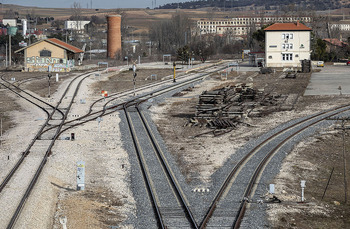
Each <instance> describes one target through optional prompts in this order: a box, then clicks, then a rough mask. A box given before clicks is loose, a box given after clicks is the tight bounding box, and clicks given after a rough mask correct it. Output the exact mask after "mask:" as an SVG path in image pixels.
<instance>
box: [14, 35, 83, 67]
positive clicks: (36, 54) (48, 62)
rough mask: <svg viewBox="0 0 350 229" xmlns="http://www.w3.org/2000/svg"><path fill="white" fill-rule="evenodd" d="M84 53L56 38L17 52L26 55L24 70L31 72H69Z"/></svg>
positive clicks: (39, 42)
mask: <svg viewBox="0 0 350 229" xmlns="http://www.w3.org/2000/svg"><path fill="white" fill-rule="evenodd" d="M82 52H83V50H81V49H79V48H76V47H74V46H72V45H70V44H67V43H65V42H63V41H61V40H58V39H56V38H50V39H45V40H41V41H38V42H36V43H33V44H32V45H30V46H27V47H24V48H21V49H19V50H17V51H15V53H23V54H24V63H23V65H24V69H23V70H24V71H29V72H37V71H38V72H47V71H48V70H50V71H52V72H69V71H71V70H72V68H74V66H75V62H76V61H77V60H78V57H79V53H82Z"/></svg>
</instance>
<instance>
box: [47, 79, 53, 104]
mask: <svg viewBox="0 0 350 229" xmlns="http://www.w3.org/2000/svg"><path fill="white" fill-rule="evenodd" d="M47 77H49V98H50V95H51V77H52V75H51V74H50V73H49V74H48V75H47Z"/></svg>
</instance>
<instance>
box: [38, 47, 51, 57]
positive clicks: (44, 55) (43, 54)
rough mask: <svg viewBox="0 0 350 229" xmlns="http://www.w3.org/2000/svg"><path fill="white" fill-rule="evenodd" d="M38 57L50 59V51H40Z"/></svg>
mask: <svg viewBox="0 0 350 229" xmlns="http://www.w3.org/2000/svg"><path fill="white" fill-rule="evenodd" d="M40 57H51V51H49V50H46V49H43V50H41V51H40Z"/></svg>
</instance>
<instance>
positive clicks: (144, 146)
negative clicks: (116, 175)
mask: <svg viewBox="0 0 350 229" xmlns="http://www.w3.org/2000/svg"><path fill="white" fill-rule="evenodd" d="M124 112H125V116H126V120H127V122H128V126H129V130H130V134H131V137H132V140H133V144H134V146H135V151H136V153H137V157H138V159H139V163H140V167H141V171H142V174H143V177H144V179H145V183H146V187H147V190H148V193H149V195H150V199H151V201H152V206H153V209H154V213H155V216H156V219H157V225H158V228H198V225H197V223H196V221H195V219H194V216H193V214H192V212H191V210H190V209H189V204H188V202H187V201H186V199H185V198H184V195H183V192H182V190H181V188H180V187H179V185H178V183H177V181H176V179H175V178H174V176H173V172H172V171H171V168H170V167H169V166H168V162H167V160H166V158H165V157H164V154H163V151H162V149H161V148H160V147H159V145H158V143H157V140H156V139H155V137H154V135H153V133H152V131H151V129H150V128H149V126H148V123H147V121H146V119H145V118H144V116H143V114H142V112H141V110H140V109H139V107H138V105H135V106H128V105H127V104H126V105H125V106H124Z"/></svg>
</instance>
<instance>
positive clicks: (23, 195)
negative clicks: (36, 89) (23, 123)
mask: <svg viewBox="0 0 350 229" xmlns="http://www.w3.org/2000/svg"><path fill="white" fill-rule="evenodd" d="M88 76H89V74H83V75H80V76H77V77H76V78H74V79H73V80H72V81H71V82H70V84H69V85H68V87H67V88H66V90H65V92H64V93H63V95H62V97H61V99H60V101H59V102H58V104H57V106H56V107H54V108H53V107H52V106H51V105H50V106H49V107H51V108H52V111H51V112H50V113H49V112H48V111H47V110H46V108H45V107H43V106H42V104H40V103H44V104H45V105H46V106H48V104H47V103H46V102H44V101H42V100H40V99H38V98H36V97H35V96H32V95H30V94H29V93H26V92H23V90H21V89H20V88H18V87H16V90H20V91H21V92H22V93H18V92H15V91H14V90H12V91H13V92H14V93H17V94H18V95H19V96H21V97H22V98H25V97H24V96H23V95H22V94H26V95H28V96H30V97H32V99H34V100H36V101H37V102H33V101H31V100H30V99H28V98H25V99H26V100H28V101H30V102H31V103H33V104H35V105H36V106H38V107H40V108H41V109H42V110H46V112H47V114H48V118H47V119H46V121H45V123H44V125H42V127H41V128H40V129H39V131H38V132H37V134H36V136H35V137H34V139H33V140H32V141H31V142H30V143H29V146H28V147H27V149H26V150H25V152H23V153H22V155H21V156H20V158H19V160H18V161H17V163H16V164H15V166H14V167H13V168H12V169H11V171H10V172H9V173H8V174H7V175H6V177H5V178H4V179H3V181H2V182H1V184H0V208H1V209H7V211H1V214H0V221H1V222H3V223H5V222H7V228H13V227H14V226H15V223H16V220H17V219H18V217H19V215H20V213H21V211H22V209H23V207H24V205H25V202H26V200H27V198H28V197H29V195H30V193H31V191H32V190H33V188H34V186H35V184H36V182H37V181H38V179H39V176H40V174H41V173H42V171H43V168H44V166H45V164H46V162H47V159H48V157H49V155H50V153H51V149H52V147H53V145H54V143H55V140H56V139H57V137H58V135H59V133H60V131H61V129H62V126H63V123H64V121H65V119H66V118H67V115H68V113H69V111H70V108H71V106H72V104H73V102H74V98H75V96H76V94H77V92H78V90H79V87H80V85H81V83H82V82H83V80H84V79H85V78H87V77H88ZM6 86H7V87H8V88H9V89H10V87H11V86H10V85H6ZM69 94H71V95H72V99H71V100H70V101H69V102H67V101H64V98H65V96H67V95H69ZM38 101H39V102H38ZM60 107H63V108H64V109H65V112H64V113H63V112H59V110H60ZM57 112H59V113H60V114H61V115H63V116H61V118H60V119H56V120H55V119H53V117H54V116H53V115H54V114H55V113H57ZM57 121H58V122H60V124H59V125H57V127H56V129H54V130H52V131H50V133H47V135H49V136H50V137H48V139H49V140H40V138H39V137H40V136H41V134H42V132H44V131H45V129H46V128H49V127H50V126H51V125H53V122H55V123H56V122H57ZM33 165H34V166H33ZM19 179H20V181H19ZM8 219H10V221H8Z"/></svg>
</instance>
